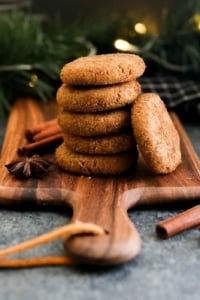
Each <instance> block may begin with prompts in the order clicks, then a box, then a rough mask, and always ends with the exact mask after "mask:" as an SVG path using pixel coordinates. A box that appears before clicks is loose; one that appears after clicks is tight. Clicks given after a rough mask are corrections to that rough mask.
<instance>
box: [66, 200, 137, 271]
mask: <svg viewBox="0 0 200 300" xmlns="http://www.w3.org/2000/svg"><path fill="white" fill-rule="evenodd" d="M74 200H75V201H74V202H73V201H72V202H71V204H72V207H73V218H72V220H71V222H72V223H76V222H89V223H90V222H92V223H94V224H96V225H98V226H101V227H102V228H103V229H104V231H105V232H106V234H105V235H103V236H91V235H84V236H72V237H71V238H70V239H67V240H66V241H64V247H65V249H66V251H67V254H68V255H70V256H72V257H73V258H75V259H76V260H78V261H79V262H81V263H90V264H98V265H109V264H112V265H113V264H119V263H123V262H126V261H128V260H130V259H133V258H134V257H135V256H136V255H138V254H139V252H140V249H141V238H140V235H139V233H138V231H137V230H136V228H135V226H134V224H133V223H132V222H131V220H130V219H129V217H128V214H127V211H126V209H125V207H123V206H121V204H120V203H121V201H119V200H117V198H115V197H113V199H112V201H110V199H109V201H107V199H106V197H104V199H102V201H95V200H94V199H82V198H81V197H80V198H79V200H78V201H77V199H75V198H74Z"/></svg>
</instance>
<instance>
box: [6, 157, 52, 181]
mask: <svg viewBox="0 0 200 300" xmlns="http://www.w3.org/2000/svg"><path fill="white" fill-rule="evenodd" d="M51 165H52V162H50V161H48V160H46V159H43V158H41V157H40V156H39V155H33V156H31V157H26V156H25V157H20V158H18V159H16V160H14V161H11V162H10V163H8V164H6V165H5V167H6V168H7V169H8V171H9V172H10V173H11V174H12V175H14V176H15V177H17V178H29V177H35V178H40V177H42V176H44V175H45V174H47V173H48V171H49V168H50V166H51Z"/></svg>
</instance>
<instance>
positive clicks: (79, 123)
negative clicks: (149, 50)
mask: <svg viewBox="0 0 200 300" xmlns="http://www.w3.org/2000/svg"><path fill="white" fill-rule="evenodd" d="M144 70H145V64H144V61H143V60H142V58H140V57H139V56H137V55H133V54H119V53H117V54H105V55H94V56H88V57H81V58H78V59H76V60H74V61H72V62H70V63H68V64H66V65H65V66H64V67H63V68H62V70H61V73H60V77H61V80H62V82H63V83H62V85H61V87H60V88H59V89H58V92H57V103H58V107H59V111H60V113H59V115H58V120H59V124H60V126H61V128H62V129H63V132H64V143H63V144H62V145H61V146H60V147H59V148H58V149H57V150H56V160H57V163H58V165H59V166H60V167H61V168H62V169H64V170H67V171H71V172H75V173H81V174H87V175H92V174H119V173H121V172H124V171H127V170H128V169H130V168H133V166H134V165H136V162H137V148H136V143H135V141H134V138H133V134H132V129H131V104H132V103H133V101H134V100H135V99H136V98H137V96H138V95H139V94H140V93H141V88H140V85H139V83H138V82H137V78H138V77H140V76H141V75H142V74H143V72H144Z"/></svg>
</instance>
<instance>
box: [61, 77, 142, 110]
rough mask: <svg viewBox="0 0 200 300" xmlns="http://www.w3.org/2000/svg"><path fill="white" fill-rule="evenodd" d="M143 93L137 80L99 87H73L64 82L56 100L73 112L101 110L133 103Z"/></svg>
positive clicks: (62, 106) (63, 107)
mask: <svg viewBox="0 0 200 300" xmlns="http://www.w3.org/2000/svg"><path fill="white" fill-rule="evenodd" d="M140 93H141V87H140V84H139V83H138V82H137V81H135V80H134V81H129V82H125V83H121V84H114V85H108V86H98V87H95V86H93V87H91V86H90V87H88V86H87V87H81V86H76V87H72V86H69V85H66V84H62V85H61V86H60V87H59V89H58V90H57V95H56V100H57V103H58V105H59V107H60V108H61V109H62V110H68V111H71V112H84V113H86V112H88V113H89V112H101V111H107V110H112V109H116V108H119V107H123V106H125V105H127V104H131V103H132V102H133V101H134V99H135V98H136V97H137V96H138V95H139V94H140Z"/></svg>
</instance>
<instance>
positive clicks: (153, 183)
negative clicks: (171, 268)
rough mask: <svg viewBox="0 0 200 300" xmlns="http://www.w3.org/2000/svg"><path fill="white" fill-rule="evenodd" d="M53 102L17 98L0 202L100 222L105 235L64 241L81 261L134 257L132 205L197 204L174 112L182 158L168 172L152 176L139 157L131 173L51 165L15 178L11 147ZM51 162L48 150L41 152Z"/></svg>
mask: <svg viewBox="0 0 200 300" xmlns="http://www.w3.org/2000/svg"><path fill="white" fill-rule="evenodd" d="M55 114H56V109H55V103H53V102H52V103H47V104H44V105H41V104H39V103H37V102H35V101H34V100H32V99H26V100H23V99H20V100H18V101H17V102H16V103H15V105H14V107H13V109H12V112H11V114H10V118H9V120H8V124H7V129H6V132H5V137H4V143H3V147H2V151H1V166H0V204H1V205H2V206H3V205H6V206H10V207H13V206H16V205H19V206H22V207H25V206H27V205H30V204H31V205H33V204H35V205H37V206H43V207H44V206H47V207H48V206H51V207H55V209H56V207H57V206H59V207H63V209H66V208H65V206H66V205H69V206H71V207H72V209H73V217H72V220H71V222H77V221H82V222H93V223H95V224H97V225H100V226H102V227H103V228H104V229H105V230H106V231H107V232H108V234H107V235H106V236H105V237H91V236H81V237H73V238H71V239H70V240H68V241H67V242H65V243H64V245H65V248H66V249H67V252H68V253H69V254H70V255H71V256H73V257H76V259H78V260H79V261H80V262H84V263H85V262H87V263H92V264H93V263H94V264H117V263H121V262H125V261H127V260H129V259H132V258H134V257H135V256H136V255H137V254H138V253H139V251H140V247H141V239H140V236H139V234H138V232H137V230H136V228H135V226H134V224H133V223H132V222H131V221H130V220H129V218H128V216H127V210H128V209H130V208H131V207H134V206H135V207H139V206H140V207H141V206H142V207H148V206H152V205H168V204H175V203H176V204H177V203H179V204H180V205H182V204H184V203H186V204H189V205H193V204H194V203H196V202H200V171H199V170H200V163H199V159H198V157H197V155H196V153H195V151H194V149H193V147H192V145H191V143H190V141H189V139H188V137H187V135H186V133H185V131H184V129H183V127H182V125H181V123H180V121H179V119H178V118H177V116H176V115H175V114H171V117H172V120H173V122H174V124H175V126H176V128H177V130H178V131H179V134H180V137H181V149H182V157H183V162H182V164H181V165H180V166H179V167H178V168H177V170H176V171H175V172H173V173H171V174H169V175H155V174H152V172H151V171H150V170H148V168H147V167H146V165H145V164H144V162H143V161H142V159H140V160H139V166H138V169H137V171H136V172H134V171H133V173H130V174H127V175H121V176H116V177H114V176H112V177H111V176H108V177H86V176H78V175H73V174H69V173H64V172H62V171H60V170H59V169H58V168H57V166H56V165H55V166H54V168H53V170H52V171H51V172H50V173H49V175H48V176H47V177H45V178H43V179H40V180H37V179H28V180H16V179H14V178H13V177H12V176H11V175H10V174H9V173H8V172H7V170H6V168H5V167H4V165H5V164H6V163H8V162H10V161H11V160H13V159H15V158H16V156H17V155H16V150H17V148H18V147H21V146H23V145H24V144H25V143H26V141H25V138H24V131H25V129H27V128H28V127H29V126H32V125H34V124H37V123H39V122H41V121H43V120H46V119H49V118H52V117H54V116H55ZM45 158H48V159H50V160H52V161H54V155H53V153H49V154H46V155H45Z"/></svg>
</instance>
